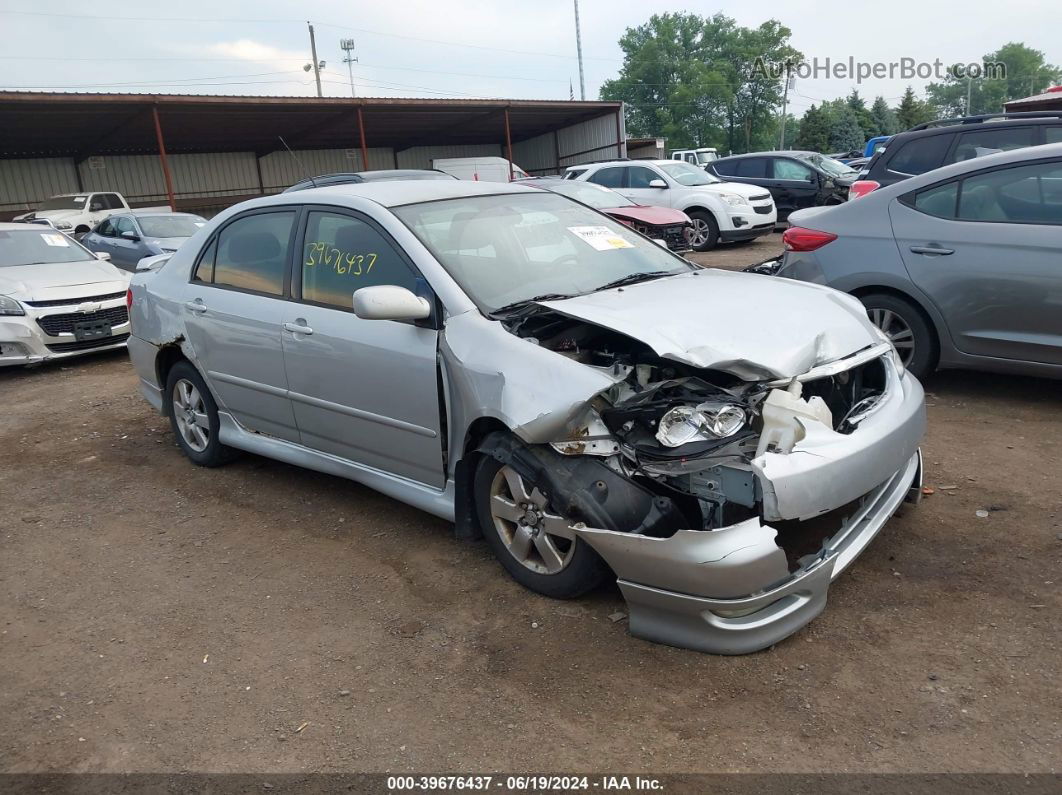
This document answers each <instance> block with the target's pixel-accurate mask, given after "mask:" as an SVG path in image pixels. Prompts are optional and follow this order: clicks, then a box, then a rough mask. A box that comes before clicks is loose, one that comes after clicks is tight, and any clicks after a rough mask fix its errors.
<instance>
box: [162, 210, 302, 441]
mask: <svg viewBox="0 0 1062 795" xmlns="http://www.w3.org/2000/svg"><path fill="white" fill-rule="evenodd" d="M298 215H299V211H298V208H295V207H276V208H269V209H267V210H255V211H251V212H249V213H244V214H242V215H239V216H237V217H236V218H234V219H233V220H231V221H229V222H228V223H227V224H225V225H224V226H223V227H221V229H219V230H218V232H217V233H216V234H215V235H214V236H213V238H212V239H211V240H210V242H209V243H208V245H207V246H206V247H205V248H204V249H203V251H202V252H201V254H200V257H199V260H198V263H197V265H196V267H195V269H194V271H193V276H192V280H191V281H190V282H189V284H188V287H187V288H186V291H185V300H184V304H183V306H182V311H183V312H184V325H185V330H186V332H187V334H188V341H189V342H190V343H191V345H192V348H193V349H194V351H195V358H196V361H197V363H198V364H199V366H200V370H201V371H202V372H203V374H204V375H205V376H206V378H207V382H208V383H209V385H210V387H211V389H212V390H213V393H214V395H215V396H216V397H217V398H218V401H219V402H220V403H221V404H222V408H223V409H224V410H227V411H228V412H230V413H231V414H232V416H233V417H234V418H235V419H236V420H237V422H239V423H240V424H241V425H243V426H244V427H245V428H249V429H250V430H253V431H259V432H261V433H266V434H269V435H271V436H276V437H279V438H281V439H286V440H288V441H292V442H297V441H298V440H299V434H298V431H297V430H296V427H295V416H294V414H293V413H292V409H291V401H290V400H289V399H288V383H287V375H286V374H285V372H284V354H283V348H282V346H281V340H280V331H281V324H282V323H283V322H284V314H285V312H286V311H287V303H288V301H287V298H288V292H287V288H286V285H287V284H288V276H289V274H290V270H291V267H290V259H291V251H292V249H293V245H294V237H295V230H296V228H297V224H296V218H297V217H298Z"/></svg>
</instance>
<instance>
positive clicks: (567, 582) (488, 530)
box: [473, 457, 609, 599]
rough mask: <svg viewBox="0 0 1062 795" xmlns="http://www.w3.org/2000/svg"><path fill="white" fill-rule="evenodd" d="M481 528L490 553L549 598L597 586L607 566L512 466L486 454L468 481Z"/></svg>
mask: <svg viewBox="0 0 1062 795" xmlns="http://www.w3.org/2000/svg"><path fill="white" fill-rule="evenodd" d="M473 488H474V490H475V501H476V513H477V515H478V518H479V522H480V529H481V530H482V532H483V535H484V537H485V538H486V539H487V543H488V544H490V547H491V550H492V551H493V552H494V556H495V557H496V558H497V559H498V562H499V563H501V565H502V567H503V568H504V569H505V570H506V571H507V572H509V575H510V576H511V577H512V578H513V579H514V580H516V581H517V582H518V583H520V584H521V585H523V586H524V587H525V588H529V589H530V590H532V591H535V592H536V593H540V594H543V595H544V596H550V597H553V598H554V599H574V598H575V597H577V596H582V595H583V594H584V593H586V592H587V591H590V590H592V589H594V588H596V587H597V586H598V585H600V584H601V583H602V582H603V581H604V580H605V578H606V577H608V575H609V569H608V566H606V565H605V562H604V561H603V560H602V559H601V558H600V556H599V555H598V554H597V553H596V552H595V551H594V550H593V549H591V548H590V546H589V545H588V544H587V543H586V542H585V541H583V540H582V539H580V538H577V537H576V536H575V533H574V532H573V531H572V530H571V529H570V528H569V527H568V525H569V522H568V520H567V519H565V518H563V517H562V516H560V515H558V514H557V513H556V512H554V511H553V509H552V508H551V506H550V504H549V500H548V499H547V498H546V497H545V496H544V495H543V494H542V492H541V490H540V489H539V488H538V487H537V486H535V485H534V484H531V483H527V482H525V481H524V479H523V478H522V477H521V476H520V475H519V474H517V472H516V471H515V470H514V469H512V468H511V467H509V466H507V465H505V464H503V463H502V462H500V461H497V460H495V459H493V458H489V457H485V458H484V459H483V460H482V461H481V463H480V465H479V467H478V468H477V470H476V476H475V480H474V484H473Z"/></svg>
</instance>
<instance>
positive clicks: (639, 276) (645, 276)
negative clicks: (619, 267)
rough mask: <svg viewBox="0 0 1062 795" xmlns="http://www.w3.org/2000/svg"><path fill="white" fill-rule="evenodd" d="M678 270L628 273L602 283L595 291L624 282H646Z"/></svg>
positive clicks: (670, 274)
mask: <svg viewBox="0 0 1062 795" xmlns="http://www.w3.org/2000/svg"><path fill="white" fill-rule="evenodd" d="M676 273H680V271H649V272H648V273H628V274H627V275H626V276H624V277H623V278H621V279H616V280H615V281H612V282H609V283H608V284H602V285H601V286H600V287H598V288H597V289H596V290H594V292H595V293H597V292H601V291H602V290H609V289H611V288H613V287H623V286H624V285H626V284H636V283H637V282H647V281H649V280H651V279H659V278H660V277H662V276H674V275H675V274H676Z"/></svg>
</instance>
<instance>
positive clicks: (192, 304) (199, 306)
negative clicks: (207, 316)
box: [184, 301, 207, 315]
mask: <svg viewBox="0 0 1062 795" xmlns="http://www.w3.org/2000/svg"><path fill="white" fill-rule="evenodd" d="M184 308H185V309H187V310H189V311H190V312H195V313H196V314H199V315H201V314H203V313H204V312H206V311H207V308H206V304H204V303H203V302H202V301H185V303H184Z"/></svg>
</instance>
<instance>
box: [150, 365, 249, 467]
mask: <svg viewBox="0 0 1062 795" xmlns="http://www.w3.org/2000/svg"><path fill="white" fill-rule="evenodd" d="M165 394H166V413H167V414H168V415H169V418H170V427H171V428H173V435H174V436H176V437H177V444H178V445H180V447H181V451H182V452H183V453H184V454H185V455H186V456H187V457H188V458H189V460H191V461H192V463H194V464H198V465H199V466H201V467H216V466H221V465H222V464H224V463H226V462H228V461H229V460H231V459H232V458H233V456H234V455H235V452H236V451H235V450H233V449H232V448H231V447H228V446H226V445H223V444H222V443H221V441H220V436H219V431H220V428H221V421H220V419H219V418H218V405H217V403H215V402H214V396H213V395H211V394H210V390H209V389H208V388H207V385H206V382H204V381H203V377H202V376H201V375H200V374H199V371H198V370H196V369H195V368H194V367H193V366H192V365H191V363H189V362H187V361H181V362H177V364H175V365H174V366H173V367H172V368H171V369H170V372H169V375H168V376H167V377H166V393H165Z"/></svg>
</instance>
